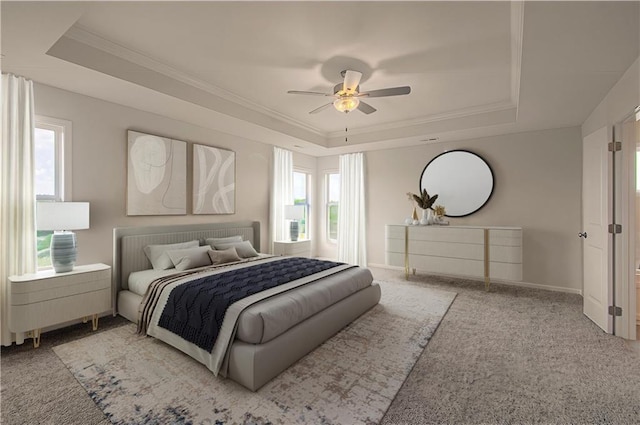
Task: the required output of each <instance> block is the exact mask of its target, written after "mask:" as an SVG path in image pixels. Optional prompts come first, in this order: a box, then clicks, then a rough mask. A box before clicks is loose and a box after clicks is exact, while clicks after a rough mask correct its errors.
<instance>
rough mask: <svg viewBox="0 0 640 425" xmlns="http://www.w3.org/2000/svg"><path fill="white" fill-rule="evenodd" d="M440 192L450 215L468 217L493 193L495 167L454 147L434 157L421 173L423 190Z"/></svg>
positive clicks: (447, 214)
mask: <svg viewBox="0 0 640 425" xmlns="http://www.w3.org/2000/svg"><path fill="white" fill-rule="evenodd" d="M423 189H426V190H427V192H428V193H429V195H436V194H437V195H438V200H437V201H436V204H438V205H442V206H444V208H445V211H446V213H445V215H446V216H447V217H464V216H466V215H469V214H473V213H474V212H476V211H478V210H479V209H480V208H482V207H483V206H484V205H485V204H486V203H487V201H488V200H489V198H490V197H491V194H492V193H493V171H492V170H491V167H489V164H487V163H486V162H485V160H484V159H482V158H481V157H480V156H478V155H476V154H475V153H473V152H469V151H464V150H454V151H449V152H445V153H442V154H440V155H438V156H436V157H435V158H433V159H432V160H431V161H430V162H429V163H428V164H427V166H426V167H424V170H423V171H422V176H420V191H422V190H423Z"/></svg>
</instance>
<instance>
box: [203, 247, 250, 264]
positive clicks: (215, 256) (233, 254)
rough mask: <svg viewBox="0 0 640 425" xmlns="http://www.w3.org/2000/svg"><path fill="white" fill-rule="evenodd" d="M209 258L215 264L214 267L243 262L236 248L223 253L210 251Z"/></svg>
mask: <svg viewBox="0 0 640 425" xmlns="http://www.w3.org/2000/svg"><path fill="white" fill-rule="evenodd" d="M207 248H208V247H207ZM209 258H211V263H213V265H214V266H215V265H217V264H225V263H233V262H234V261H240V260H242V258H240V257H239V256H238V252H237V251H236V249H235V248H234V247H231V248H229V249H225V250H222V251H214V250H209Z"/></svg>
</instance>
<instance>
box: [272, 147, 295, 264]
mask: <svg viewBox="0 0 640 425" xmlns="http://www.w3.org/2000/svg"><path fill="white" fill-rule="evenodd" d="M292 204H293V154H292V153H291V151H288V150H286V149H281V148H279V147H277V146H274V147H273V180H272V181H271V215H270V218H271V223H270V228H271V240H270V241H269V244H270V245H269V246H270V248H271V251H270V252H272V253H273V242H275V241H284V240H288V239H289V229H288V228H287V227H286V226H285V219H284V206H285V205H292Z"/></svg>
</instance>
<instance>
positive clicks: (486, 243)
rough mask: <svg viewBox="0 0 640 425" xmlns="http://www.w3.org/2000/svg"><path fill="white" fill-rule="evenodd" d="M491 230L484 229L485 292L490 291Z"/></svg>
mask: <svg viewBox="0 0 640 425" xmlns="http://www.w3.org/2000/svg"><path fill="white" fill-rule="evenodd" d="M489 273H490V270H489V229H484V290H485V291H488V290H489V285H490V284H491V280H490V279H489Z"/></svg>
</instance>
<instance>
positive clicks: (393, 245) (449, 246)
mask: <svg viewBox="0 0 640 425" xmlns="http://www.w3.org/2000/svg"><path fill="white" fill-rule="evenodd" d="M385 261H386V264H388V265H391V266H399V267H404V270H405V276H406V278H407V279H408V278H409V272H410V270H413V273H415V272H416V270H419V271H421V272H427V273H437V274H446V275H456V276H464V277H472V278H482V279H484V282H485V287H486V288H487V289H488V288H489V283H490V281H491V279H498V280H509V281H520V280H522V228H519V227H482V226H435V225H434V226H409V225H387V226H386V229H385Z"/></svg>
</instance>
